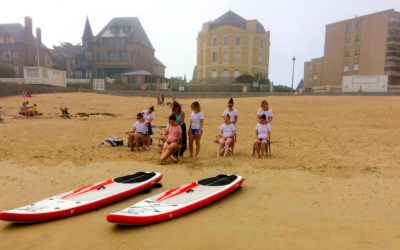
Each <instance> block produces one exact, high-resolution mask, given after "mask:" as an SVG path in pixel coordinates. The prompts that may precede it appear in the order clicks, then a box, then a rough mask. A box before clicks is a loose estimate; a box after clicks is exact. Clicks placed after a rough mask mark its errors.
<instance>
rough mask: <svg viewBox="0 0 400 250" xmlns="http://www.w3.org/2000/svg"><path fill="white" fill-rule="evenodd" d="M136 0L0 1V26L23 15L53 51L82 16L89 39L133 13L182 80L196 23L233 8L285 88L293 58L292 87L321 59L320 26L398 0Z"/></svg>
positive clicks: (79, 30) (77, 31) (192, 61)
mask: <svg viewBox="0 0 400 250" xmlns="http://www.w3.org/2000/svg"><path fill="white" fill-rule="evenodd" d="M136 2H138V1H128V0H115V1H113V2H112V3H113V5H111V4H109V2H105V1H97V2H79V1H78V0H71V1H69V2H55V1H49V0H41V1H40V0H39V1H34V2H31V1H26V0H15V1H7V2H5V3H2V9H3V10H5V11H3V13H2V15H1V16H0V23H20V24H22V25H24V17H25V16H30V17H31V18H32V19H33V29H34V30H35V29H36V27H40V28H41V30H42V42H43V43H44V44H45V45H46V46H47V47H49V48H52V47H53V46H54V45H59V44H60V43H61V42H69V43H73V44H78V43H81V37H82V34H83V29H84V24H85V20H86V16H88V17H89V20H90V24H91V26H92V30H93V34H94V35H97V34H98V33H99V32H100V30H101V29H102V28H103V27H104V26H105V25H106V24H107V23H108V22H109V21H110V20H111V19H112V18H113V17H127V16H135V17H138V18H139V20H140V22H141V23H142V25H143V27H144V29H145V31H146V33H147V35H148V37H149V39H150V41H151V43H152V44H153V47H154V48H155V49H156V52H155V55H156V57H157V58H158V59H160V60H161V61H162V62H163V63H164V64H165V65H166V66H167V69H166V75H167V77H171V76H184V75H186V77H187V78H188V79H191V78H192V73H193V68H194V66H195V65H196V48H197V41H196V38H197V33H198V32H199V31H200V30H201V27H202V24H203V23H205V22H208V21H210V20H214V19H216V18H218V17H219V16H221V15H223V14H224V13H225V12H227V11H228V10H232V11H234V12H235V13H237V14H238V15H240V16H242V17H243V18H245V19H258V20H259V21H260V22H261V23H262V24H263V25H264V27H265V29H266V30H268V31H270V32H271V46H270V59H269V65H270V66H269V79H270V80H271V81H273V82H274V83H275V84H284V85H287V86H291V75H292V57H293V56H295V57H296V59H297V60H296V69H295V80H294V87H296V86H297V84H298V82H299V81H300V80H301V79H302V77H303V67H304V61H308V60H310V59H312V58H316V57H321V56H323V49H324V39H325V25H326V24H328V23H333V22H337V21H341V20H345V19H349V18H353V17H354V16H356V15H357V16H362V15H366V14H370V13H373V12H378V11H383V10H387V9H395V10H397V11H399V10H400V1H399V0H381V1H376V0H349V1H345V0H337V1H318V0H311V1H307V3H304V1H299V0H293V1H289V0H282V1H279V2H276V1H270V0H266V1H262V0H248V1H239V0H221V1H218V2H213V1H210V0H204V1H183V0H171V1H162V0H151V1H148V2H145V3H139V2H138V3H137V4H135V3H136ZM121 6H123V7H122V8H121ZM210 6H211V7H210Z"/></svg>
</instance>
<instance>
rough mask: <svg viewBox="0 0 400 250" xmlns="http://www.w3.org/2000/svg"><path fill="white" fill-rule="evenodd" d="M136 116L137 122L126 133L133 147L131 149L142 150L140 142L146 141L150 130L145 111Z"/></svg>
mask: <svg viewBox="0 0 400 250" xmlns="http://www.w3.org/2000/svg"><path fill="white" fill-rule="evenodd" d="M136 118H137V122H135V123H134V124H133V129H132V130H131V131H127V132H126V133H125V134H127V135H128V144H129V145H130V147H131V151H136V150H138V151H140V150H141V147H140V144H143V143H144V142H145V139H146V137H147V131H148V128H147V125H146V122H145V119H144V117H143V113H138V114H137V115H136ZM135 147H136V149H135Z"/></svg>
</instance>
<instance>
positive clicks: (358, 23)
mask: <svg viewBox="0 0 400 250" xmlns="http://www.w3.org/2000/svg"><path fill="white" fill-rule="evenodd" d="M356 29H361V21H360V20H358V21H357V22H356Z"/></svg>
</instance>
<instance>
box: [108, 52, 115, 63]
mask: <svg viewBox="0 0 400 250" xmlns="http://www.w3.org/2000/svg"><path fill="white" fill-rule="evenodd" d="M107 53H108V54H107V57H108V60H109V61H115V59H116V57H117V55H116V54H117V53H115V51H108V52H107Z"/></svg>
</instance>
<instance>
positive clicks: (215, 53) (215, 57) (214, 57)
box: [212, 52, 218, 62]
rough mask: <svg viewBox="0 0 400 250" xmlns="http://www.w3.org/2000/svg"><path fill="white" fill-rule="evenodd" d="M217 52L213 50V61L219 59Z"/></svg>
mask: <svg viewBox="0 0 400 250" xmlns="http://www.w3.org/2000/svg"><path fill="white" fill-rule="evenodd" d="M217 56H218V55H217V52H213V53H212V62H216V61H217Z"/></svg>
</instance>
